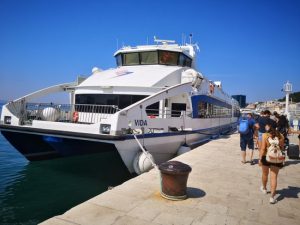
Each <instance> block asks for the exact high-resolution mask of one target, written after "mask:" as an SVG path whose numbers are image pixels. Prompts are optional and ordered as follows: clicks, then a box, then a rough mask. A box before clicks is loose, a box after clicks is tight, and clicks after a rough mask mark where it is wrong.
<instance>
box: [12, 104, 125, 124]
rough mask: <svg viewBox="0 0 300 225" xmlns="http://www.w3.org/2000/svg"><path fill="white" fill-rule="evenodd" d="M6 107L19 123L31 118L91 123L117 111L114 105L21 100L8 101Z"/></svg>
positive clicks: (28, 120) (26, 121)
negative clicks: (27, 101) (26, 101)
mask: <svg viewBox="0 0 300 225" xmlns="http://www.w3.org/2000/svg"><path fill="white" fill-rule="evenodd" d="M7 108H8V109H9V111H10V112H11V113H12V114H14V115H15V116H16V117H18V118H19V119H20V124H32V121H33V120H40V121H52V122H67V123H70V122H72V123H85V124H93V123H98V122H100V121H101V120H103V119H107V118H108V117H110V116H111V115H112V114H114V113H116V112H118V111H119V108H118V107H117V106H115V105H92V104H54V103H25V102H24V101H22V100H20V101H16V102H10V103H8V104H7Z"/></svg>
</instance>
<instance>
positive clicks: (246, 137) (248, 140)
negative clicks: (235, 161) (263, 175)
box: [238, 113, 255, 165]
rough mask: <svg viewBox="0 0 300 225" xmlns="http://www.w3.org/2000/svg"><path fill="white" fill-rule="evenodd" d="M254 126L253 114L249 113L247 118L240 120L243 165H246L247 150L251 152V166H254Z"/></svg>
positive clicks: (239, 129)
mask: <svg viewBox="0 0 300 225" xmlns="http://www.w3.org/2000/svg"><path fill="white" fill-rule="evenodd" d="M254 125H255V120H254V119H253V118H252V114H251V113H248V114H247V115H246V116H244V117H242V118H241V119H240V120H239V126H238V131H239V133H240V147H241V155H242V163H243V164H245V163H246V162H247V161H246V149H247V146H248V149H249V150H250V164H251V165H254V161H253V151H254V141H253V134H254Z"/></svg>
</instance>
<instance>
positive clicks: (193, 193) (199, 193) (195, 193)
mask: <svg viewBox="0 0 300 225" xmlns="http://www.w3.org/2000/svg"><path fill="white" fill-rule="evenodd" d="M186 192H187V196H188V198H203V197H204V196H205V195H206V193H205V191H203V190H201V189H199V188H193V187H187V190H186Z"/></svg>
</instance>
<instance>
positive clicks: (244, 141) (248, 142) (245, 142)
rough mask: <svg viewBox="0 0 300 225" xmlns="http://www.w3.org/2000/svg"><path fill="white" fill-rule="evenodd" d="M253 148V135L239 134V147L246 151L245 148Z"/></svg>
mask: <svg viewBox="0 0 300 225" xmlns="http://www.w3.org/2000/svg"><path fill="white" fill-rule="evenodd" d="M247 146H248V148H249V149H251V150H254V141H253V136H251V137H248V136H243V135H241V138H240V147H241V150H242V151H246V148H247Z"/></svg>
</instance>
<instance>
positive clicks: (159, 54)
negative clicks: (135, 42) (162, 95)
mask: <svg viewBox="0 0 300 225" xmlns="http://www.w3.org/2000/svg"><path fill="white" fill-rule="evenodd" d="M116 62H117V66H133V65H155V64H161V65H169V66H182V67H191V66H192V59H191V58H189V57H188V56H186V55H185V54H183V53H180V52H172V51H163V50H158V51H146V52H130V53H120V54H118V55H116Z"/></svg>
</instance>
